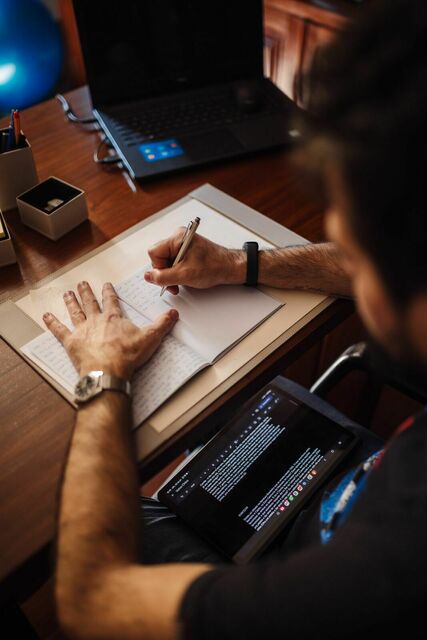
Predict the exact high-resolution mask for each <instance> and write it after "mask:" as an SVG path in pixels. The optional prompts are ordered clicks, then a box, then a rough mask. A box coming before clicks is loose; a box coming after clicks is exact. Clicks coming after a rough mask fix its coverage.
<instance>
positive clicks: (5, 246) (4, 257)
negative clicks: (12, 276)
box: [0, 211, 16, 267]
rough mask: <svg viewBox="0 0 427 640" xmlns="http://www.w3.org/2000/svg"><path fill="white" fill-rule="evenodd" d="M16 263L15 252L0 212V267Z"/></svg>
mask: <svg viewBox="0 0 427 640" xmlns="http://www.w3.org/2000/svg"><path fill="white" fill-rule="evenodd" d="M14 262H16V255H15V250H14V248H13V244H12V239H11V237H10V233H9V229H8V228H7V226H6V222H5V221H4V218H3V215H2V212H1V211H0V267H4V266H5V265H7V264H13V263H14Z"/></svg>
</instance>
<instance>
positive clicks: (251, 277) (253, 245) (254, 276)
mask: <svg viewBox="0 0 427 640" xmlns="http://www.w3.org/2000/svg"><path fill="white" fill-rule="evenodd" d="M243 249H244V250H245V251H246V256H247V266H246V282H245V285H246V286H247V287H255V286H256V285H257V284H258V242H245V244H244V245H243Z"/></svg>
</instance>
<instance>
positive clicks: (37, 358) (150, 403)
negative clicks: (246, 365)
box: [22, 267, 283, 427]
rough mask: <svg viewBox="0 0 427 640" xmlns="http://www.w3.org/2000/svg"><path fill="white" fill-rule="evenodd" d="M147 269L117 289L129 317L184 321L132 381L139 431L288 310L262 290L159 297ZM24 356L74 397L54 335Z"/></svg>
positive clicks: (72, 376) (73, 375) (185, 291)
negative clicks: (171, 313) (190, 383)
mask: <svg viewBox="0 0 427 640" xmlns="http://www.w3.org/2000/svg"><path fill="white" fill-rule="evenodd" d="M147 268H148V267H147ZM145 270H146V269H140V270H139V271H137V272H136V273H134V274H133V275H132V276H130V277H129V278H126V279H125V280H123V281H122V282H119V283H118V284H116V291H117V293H118V295H119V298H120V300H121V305H122V309H123V313H124V315H126V316H127V317H128V318H129V319H130V320H131V321H132V322H134V323H135V324H136V325H138V326H143V325H144V324H148V323H149V322H150V321H152V320H154V319H155V318H156V317H157V316H158V315H159V314H160V313H162V312H163V311H164V310H166V309H168V308H169V307H171V306H173V307H175V308H176V309H178V311H179V314H180V319H179V320H178V322H177V323H176V325H175V327H174V329H173V331H172V333H171V334H170V335H169V336H167V337H166V339H165V340H164V341H163V343H162V345H161V346H160V348H159V349H158V351H157V352H156V353H155V354H154V356H153V357H152V358H151V359H150V360H149V362H148V363H146V364H145V365H144V366H143V367H141V368H140V369H139V370H138V371H137V372H136V373H135V376H134V378H133V380H132V386H133V424H134V427H137V426H138V425H140V424H141V423H142V422H143V421H144V420H145V419H146V418H148V416H149V415H150V414H151V413H153V412H154V411H155V410H156V409H158V408H159V407H160V406H161V405H162V404H163V402H165V401H166V400H167V399H168V398H169V397H170V396H171V395H172V394H173V393H175V391H177V390H178V389H179V388H180V387H181V386H182V385H184V384H185V383H186V382H187V380H189V379H190V378H192V377H193V376H194V375H195V374H196V373H198V372H199V371H201V370H202V369H204V368H205V367H207V366H209V365H211V364H213V363H214V362H215V361H216V360H218V359H219V358H220V357H221V356H222V355H224V354H225V353H226V352H227V351H228V350H229V349H231V347H232V346H233V345H235V344H236V343H238V342H240V340H242V339H243V338H244V337H245V336H246V335H247V334H248V333H250V332H251V331H252V330H253V329H255V327H257V326H258V325H259V324H260V323H261V322H263V321H264V320H265V319H266V318H268V317H269V316H271V315H272V314H273V313H274V312H275V311H276V310H277V309H279V308H280V307H281V306H283V303H282V302H279V301H278V300H275V299H274V298H272V297H270V296H268V295H266V294H265V293H263V292H261V291H259V290H258V289H255V288H252V287H244V286H219V287H214V288H213V289H207V290H197V289H191V288H187V287H181V290H180V293H179V295H178V296H173V295H171V294H169V293H167V292H166V293H165V294H164V295H163V296H162V298H160V296H159V293H160V288H159V287H157V286H156V285H152V284H149V283H147V282H145V280H144V271H145ZM22 351H23V352H24V353H25V354H26V355H27V356H28V357H29V358H30V359H31V360H33V361H34V362H35V363H36V364H37V365H38V366H39V367H41V368H42V369H44V370H45V371H46V372H47V373H48V374H49V375H50V376H52V377H54V378H55V379H56V380H57V381H58V382H60V384H62V385H63V386H64V387H65V388H66V389H67V390H68V391H69V392H70V393H73V389H74V385H75V384H76V382H77V380H78V374H77V371H76V370H75V368H74V366H73V364H72V363H71V361H70V359H69V358H68V356H67V353H66V351H65V349H64V348H63V347H62V345H61V344H60V343H59V342H58V341H57V340H56V338H54V337H53V336H52V334H51V333H49V332H47V331H46V332H44V333H42V334H40V335H39V336H38V337H37V338H35V339H34V340H31V341H30V342H28V343H27V344H26V345H25V346H24V347H22Z"/></svg>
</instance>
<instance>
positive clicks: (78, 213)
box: [16, 176, 88, 240]
mask: <svg viewBox="0 0 427 640" xmlns="http://www.w3.org/2000/svg"><path fill="white" fill-rule="evenodd" d="M16 203H17V205H18V209H19V214H20V216H21V220H22V222H23V223H24V224H26V225H27V226H28V227H31V228H32V229H35V231H39V232H40V233H42V234H43V235H45V236H47V237H48V238H50V239H51V240H58V238H60V237H61V236H63V235H65V234H66V233H68V232H69V231H71V229H74V227H77V225H79V224H80V223H81V222H84V221H85V220H87V218H88V212H87V205H86V196H85V193H84V191H82V190H81V189H78V188H77V187H74V186H73V185H72V184H69V183H68V182H65V181H64V180H60V178H55V177H54V176H51V177H50V178H48V179H47V180H43V182H40V183H39V184H38V185H37V186H35V187H33V188H32V189H29V190H28V191H25V193H21V195H20V196H18V197H17V198H16Z"/></svg>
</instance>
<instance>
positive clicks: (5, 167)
mask: <svg viewBox="0 0 427 640" xmlns="http://www.w3.org/2000/svg"><path fill="white" fill-rule="evenodd" d="M8 131H9V130H8V129H7V128H6V129H0V139H2V138H3V137H4V136H3V134H7V133H8ZM37 183H38V177H37V172H36V166H35V164H34V158H33V151H32V149H31V145H30V143H29V142H28V140H27V138H26V137H25V136H24V134H23V133H22V132H21V139H20V143H19V146H18V147H17V148H15V149H12V150H11V151H3V152H0V209H2V210H3V211H7V210H8V209H13V208H14V207H16V196H18V195H19V194H20V193H22V192H23V191H27V189H30V188H31V187H33V186H34V185H36V184H37Z"/></svg>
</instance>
